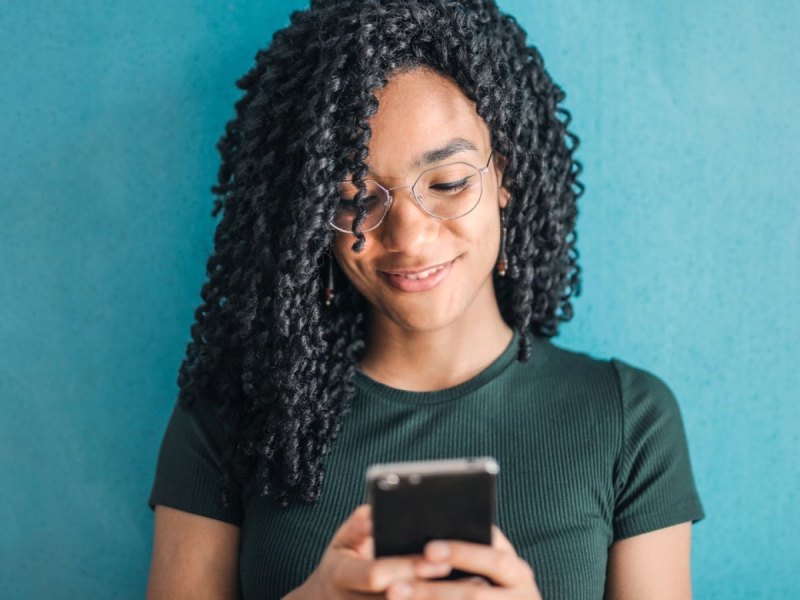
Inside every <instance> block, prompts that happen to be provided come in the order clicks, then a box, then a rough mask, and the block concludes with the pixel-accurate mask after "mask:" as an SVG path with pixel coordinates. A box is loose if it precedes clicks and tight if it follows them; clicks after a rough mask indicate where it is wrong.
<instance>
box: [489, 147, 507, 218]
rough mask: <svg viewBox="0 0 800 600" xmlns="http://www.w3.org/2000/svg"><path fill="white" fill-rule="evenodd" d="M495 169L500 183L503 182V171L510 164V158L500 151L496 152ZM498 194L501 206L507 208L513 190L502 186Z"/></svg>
mask: <svg viewBox="0 0 800 600" xmlns="http://www.w3.org/2000/svg"><path fill="white" fill-rule="evenodd" d="M494 157H495V158H494V161H493V162H494V171H495V176H496V177H497V182H498V184H502V182H503V173H504V172H505V170H506V167H507V166H508V159H507V158H506V157H505V156H503V155H502V154H500V153H499V152H495V153H494ZM499 192H500V193H499V194H498V201H499V203H500V208H506V206H508V203H509V202H511V192H509V191H508V189H507V188H506V187H502V186H501V187H500V190H499Z"/></svg>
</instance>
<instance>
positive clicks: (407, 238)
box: [379, 187, 440, 254]
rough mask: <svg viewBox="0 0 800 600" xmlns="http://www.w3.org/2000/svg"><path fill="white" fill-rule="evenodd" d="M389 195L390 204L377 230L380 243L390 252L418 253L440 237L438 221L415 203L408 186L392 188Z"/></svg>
mask: <svg viewBox="0 0 800 600" xmlns="http://www.w3.org/2000/svg"><path fill="white" fill-rule="evenodd" d="M391 194H392V204H391V206H390V207H389V212H388V213H387V214H386V217H385V218H384V221H383V224H382V227H380V228H379V231H380V232H381V243H382V244H383V247H384V248H385V249H386V250H387V251H389V252H398V253H407V254H415V253H418V249H419V248H420V247H421V246H425V245H426V244H430V243H432V242H434V241H435V240H436V238H437V237H438V236H439V227H440V224H439V220H438V219H435V218H434V217H432V216H431V215H429V214H428V213H426V212H425V210H424V209H423V208H422V206H420V205H419V204H418V203H417V200H416V198H414V194H413V193H412V191H411V188H410V187H406V188H395V189H394V190H392V192H391Z"/></svg>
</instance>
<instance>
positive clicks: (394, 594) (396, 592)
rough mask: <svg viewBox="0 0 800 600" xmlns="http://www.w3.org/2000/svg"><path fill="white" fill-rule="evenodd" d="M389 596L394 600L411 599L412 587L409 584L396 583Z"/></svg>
mask: <svg viewBox="0 0 800 600" xmlns="http://www.w3.org/2000/svg"><path fill="white" fill-rule="evenodd" d="M389 595H390V597H391V598H392V600H401V599H402V598H411V586H410V585H408V584H407V583H395V584H393V585H392V587H391V589H390V592H389Z"/></svg>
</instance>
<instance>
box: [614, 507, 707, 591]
mask: <svg viewBox="0 0 800 600" xmlns="http://www.w3.org/2000/svg"><path fill="white" fill-rule="evenodd" d="M691 533H692V528H691V523H690V522H686V523H680V524H678V525H673V526H671V527H664V528H663V529H657V530H655V531H650V532H648V533H644V534H641V535H636V536H633V537H629V538H626V539H622V540H619V541H617V542H615V543H614V544H612V545H611V548H610V550H609V554H608V572H607V576H606V595H605V597H606V598H607V600H634V599H641V598H647V599H648V600H689V599H690V598H691V597H692V583H691V576H690V569H689V555H690V548H691Z"/></svg>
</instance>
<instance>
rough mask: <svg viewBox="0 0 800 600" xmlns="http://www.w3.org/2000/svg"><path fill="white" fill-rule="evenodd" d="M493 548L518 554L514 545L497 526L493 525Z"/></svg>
mask: <svg viewBox="0 0 800 600" xmlns="http://www.w3.org/2000/svg"><path fill="white" fill-rule="evenodd" d="M492 546H494V547H495V548H497V549H499V550H509V551H511V552H513V553H514V554H516V553H517V551H516V549H515V548H514V545H513V544H512V543H511V541H510V540H509V539H508V538H507V537H506V536H505V534H504V533H503V532H502V531H501V530H500V528H499V527H498V526H497V525H492Z"/></svg>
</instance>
